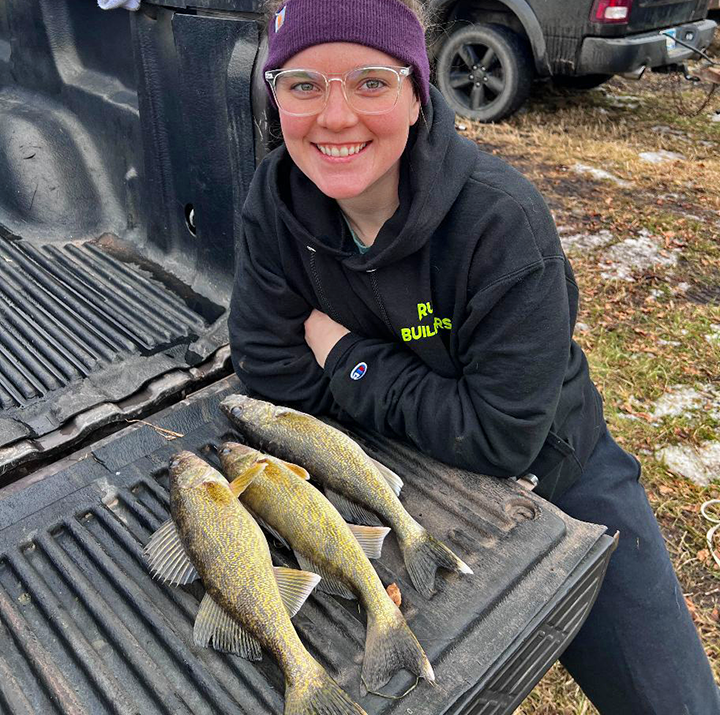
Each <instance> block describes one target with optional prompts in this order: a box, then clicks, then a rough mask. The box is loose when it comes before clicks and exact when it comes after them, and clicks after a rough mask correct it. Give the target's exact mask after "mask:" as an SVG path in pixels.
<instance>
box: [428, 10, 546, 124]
mask: <svg viewBox="0 0 720 715" xmlns="http://www.w3.org/2000/svg"><path fill="white" fill-rule="evenodd" d="M435 76H436V79H437V83H438V87H439V88H440V91H441V92H442V93H443V95H444V97H445V99H446V100H447V102H448V104H449V105H450V106H451V107H452V109H453V110H454V111H455V112H456V113H457V114H460V115H461V116H463V117H467V118H468V119H475V120H477V121H480V122H497V121H498V120H500V119H504V118H505V117H508V116H510V115H511V114H512V113H513V112H515V111H517V110H518V109H519V108H520V105H522V103H523V102H524V101H525V100H526V99H527V97H528V94H529V93H530V87H531V85H532V81H533V79H534V76H535V66H534V63H533V59H532V54H531V50H530V47H529V45H528V43H527V41H526V40H525V39H524V38H523V37H521V36H520V35H518V34H517V33H516V32H513V31H512V30H510V29H508V28H507V27H503V26H502V25H485V24H476V25H470V26H468V27H464V28H463V29H461V30H458V31H457V32H454V33H453V34H452V35H450V37H449V38H448V39H447V41H446V42H445V44H444V45H443V47H442V49H441V50H440V54H439V55H438V59H437V65H436V70H435Z"/></svg>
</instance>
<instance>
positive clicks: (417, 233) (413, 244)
mask: <svg viewBox="0 0 720 715" xmlns="http://www.w3.org/2000/svg"><path fill="white" fill-rule="evenodd" d="M423 113H424V118H423V115H422V114H421V116H420V119H419V120H418V122H417V123H416V124H415V125H414V126H413V127H412V128H411V130H410V136H409V138H408V144H407V146H406V148H405V151H404V153H403V155H402V158H401V167H400V186H399V198H400V205H399V207H398V209H397V211H396V212H395V214H393V216H392V217H391V218H390V219H388V220H387V221H386V222H385V224H384V225H383V227H382V228H381V230H380V233H379V234H378V236H377V238H376V239H375V242H374V243H373V245H372V246H371V248H370V250H369V251H368V252H367V253H365V254H364V255H361V254H360V253H358V251H357V249H356V247H355V245H354V243H353V240H352V237H351V236H350V232H349V231H348V228H347V226H346V224H345V220H344V219H343V217H342V213H341V211H340V207H339V206H338V204H337V202H336V201H335V199H331V198H329V197H328V196H326V195H325V194H323V193H322V192H321V191H320V190H319V189H318V188H317V187H316V186H315V184H313V182H312V181H310V179H308V178H307V177H306V176H305V175H304V174H303V173H302V172H301V171H300V169H298V167H297V166H296V165H295V164H294V162H293V161H292V159H291V158H290V155H289V153H288V151H287V149H286V148H285V146H284V145H283V146H281V147H278V149H276V150H275V152H273V154H274V156H272V159H271V162H272V163H271V167H269V171H268V173H267V180H268V182H269V186H268V187H267V188H268V190H269V191H270V194H271V195H272V197H273V199H274V203H275V207H276V210H277V211H278V213H279V217H280V219H281V220H282V222H283V223H284V224H285V225H286V226H287V228H288V230H289V232H290V233H291V234H292V235H293V236H294V237H295V238H296V240H298V241H299V242H300V243H301V244H303V245H304V246H307V247H308V248H311V249H314V250H316V251H319V252H322V253H325V254H330V255H332V256H334V257H335V258H336V259H338V260H341V261H342V263H343V265H344V266H345V267H346V268H348V269H350V270H356V271H369V270H374V269H376V268H381V267H384V266H388V265H390V264H392V263H395V262H396V261H399V260H401V259H403V258H405V257H406V256H409V255H411V254H413V253H415V252H416V251H418V250H419V249H420V248H422V247H423V246H424V245H425V244H426V243H427V241H428V240H429V239H430V237H431V236H432V235H433V233H434V232H435V230H436V229H437V227H438V225H439V224H440V223H441V222H442V220H443V218H444V217H445V215H446V214H447V212H448V210H449V209H450V207H451V206H452V204H453V203H454V202H455V200H456V199H457V197H458V194H459V193H460V191H461V190H462V188H463V186H464V185H465V183H466V181H467V179H468V177H469V176H470V174H471V173H472V171H473V169H474V168H475V164H476V161H477V158H478V148H477V146H476V145H475V144H474V143H473V142H472V141H470V140H468V139H464V138H463V137H461V136H459V135H458V133H457V132H456V131H455V115H454V114H453V113H452V111H451V110H450V108H449V107H448V106H447V104H446V103H445V101H444V99H443V98H442V96H441V95H440V92H439V91H438V90H437V89H436V88H435V87H431V89H430V102H429V103H428V104H427V105H426V106H425V107H423Z"/></svg>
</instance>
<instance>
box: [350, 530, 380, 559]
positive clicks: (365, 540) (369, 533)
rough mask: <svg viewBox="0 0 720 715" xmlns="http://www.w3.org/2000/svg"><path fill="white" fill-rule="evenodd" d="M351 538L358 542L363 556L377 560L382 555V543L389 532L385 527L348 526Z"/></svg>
mask: <svg viewBox="0 0 720 715" xmlns="http://www.w3.org/2000/svg"><path fill="white" fill-rule="evenodd" d="M348 526H349V527H350V531H352V533H353V536H354V537H355V538H356V539H357V540H358V543H359V544H360V546H361V548H362V550H363V551H364V552H365V556H367V557H368V558H369V559H379V558H380V556H381V555H382V547H383V542H384V541H385V537H386V536H387V535H388V533H389V532H390V528H389V527H387V526H358V525H357V524H348Z"/></svg>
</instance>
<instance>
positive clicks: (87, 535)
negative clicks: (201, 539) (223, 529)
mask: <svg viewBox="0 0 720 715" xmlns="http://www.w3.org/2000/svg"><path fill="white" fill-rule="evenodd" d="M241 390H242V386H241V384H240V383H239V381H238V380H237V378H235V377H228V378H224V379H222V380H219V381H217V382H215V383H213V384H212V385H210V386H208V387H205V388H203V389H201V390H199V391H198V392H196V393H194V394H192V395H191V396H189V397H188V398H186V399H184V400H182V401H180V402H178V403H177V404H174V405H172V406H171V407H169V408H167V409H165V410H164V411H162V412H159V413H158V414H156V415H155V416H152V417H149V418H148V419H147V420H145V421H143V422H138V423H134V424H130V425H128V426H127V427H126V428H124V429H123V430H122V431H120V432H118V433H116V434H114V435H112V436H110V437H107V438H106V439H104V440H101V441H99V442H97V443H95V444H93V445H92V446H91V447H88V448H87V449H84V450H81V451H79V452H77V453H76V454H73V455H71V456H69V457H66V458H65V459H63V460H61V461H59V462H57V463H54V464H52V465H51V466H48V467H45V468H44V469H41V470H39V471H36V472H34V473H33V474H31V475H29V476H27V477H25V478H23V479H21V480H19V481H17V482H15V483H13V484H11V485H9V486H6V487H5V488H3V489H1V490H0V640H1V641H2V642H3V644H4V646H3V648H2V650H1V651H0V713H3V714H5V713H7V714H10V713H12V715H31V714H32V715H36V714H38V713H43V715H45V714H47V715H50V714H51V713H63V714H72V715H75V714H77V715H80V714H81V713H82V714H83V715H87V714H93V715H94V714H96V713H97V714H98V715H99V714H104V713H119V714H122V715H130V714H131V713H132V714H138V715H140V714H141V715H155V714H156V713H167V714H168V715H169V714H172V715H178V714H179V713H194V714H196V715H201V714H205V713H207V714H208V715H209V714H210V713H218V712H222V713H227V714H231V713H248V715H264V714H270V713H280V712H282V707H283V679H282V675H281V672H280V670H279V669H278V667H277V666H276V665H275V663H274V662H273V661H272V660H271V659H270V658H269V657H268V656H267V655H266V656H265V657H264V659H263V661H262V662H261V663H250V662H247V661H244V660H242V659H240V658H237V657H235V656H232V655H223V654H220V653H217V652H215V651H213V650H209V649H201V648H197V647H196V646H195V645H193V643H192V626H193V621H194V618H195V614H196V612H197V609H198V604H199V600H200V598H201V597H202V593H203V589H202V586H201V584H200V582H195V583H194V584H191V585H190V586H188V587H183V588H174V587H169V586H165V585H162V584H160V583H159V582H156V581H154V580H153V579H152V578H151V577H150V574H149V572H148V570H147V568H146V566H145V563H144V561H143V558H142V547H143V546H144V544H145V543H146V542H147V541H148V539H149V537H150V535H151V534H152V533H153V531H154V530H155V529H156V528H157V527H158V526H160V524H161V523H162V522H163V521H164V520H165V519H167V518H168V494H167V486H168V475H167V463H168V460H169V458H170V457H171V455H172V454H174V453H175V452H177V451H180V450H182V449H190V450H193V451H195V452H196V453H198V454H200V455H201V456H203V457H204V458H206V459H207V460H208V461H210V462H214V463H216V464H217V459H216V457H215V453H214V448H215V446H216V445H218V444H219V442H220V441H221V440H224V439H227V438H236V437H237V435H236V434H235V432H234V430H233V427H232V425H231V424H230V423H229V422H228V421H227V420H226V418H225V417H224V415H223V414H222V413H221V412H220V410H219V407H218V405H219V402H220V400H221V399H222V398H223V397H224V396H225V395H227V394H229V393H231V392H234V391H241ZM175 435H180V436H175ZM354 436H355V438H356V439H358V441H359V442H360V443H361V444H362V445H363V446H364V447H365V448H366V449H367V450H368V452H369V453H370V454H372V455H373V456H375V457H376V458H378V459H380V460H381V461H383V462H385V463H386V464H387V465H388V466H390V467H391V468H392V469H394V470H395V471H396V472H397V473H398V474H400V476H401V477H402V478H403V480H404V482H405V487H404V488H403V491H402V494H401V499H402V501H403V502H404V504H405V505H406V507H407V509H408V510H409V511H410V512H411V513H412V514H413V515H414V516H416V518H418V520H419V521H420V522H421V523H422V524H423V525H425V526H426V527H427V528H428V529H429V530H430V531H431V532H433V533H435V534H436V535H437V536H438V537H440V538H441V539H443V540H446V541H447V543H448V544H449V545H450V546H451V548H453V549H454V550H456V551H457V553H458V554H459V555H460V556H461V557H462V558H463V559H465V560H466V561H467V562H468V564H469V565H470V566H471V568H472V569H473V570H474V572H475V575H474V576H468V577H457V576H455V575H452V576H448V575H444V576H442V577H440V578H439V583H440V585H441V587H442V589H441V590H440V591H439V592H438V593H437V594H436V595H435V596H434V597H433V598H432V599H431V600H429V601H428V600H425V599H423V598H422V597H421V596H420V595H419V594H417V593H416V592H415V590H414V589H413V587H412V586H411V585H410V583H409V579H408V577H407V573H406V571H405V568H404V566H403V564H402V559H401V557H400V554H399V551H398V549H397V545H396V542H395V540H394V538H393V537H392V535H390V536H389V537H388V539H387V540H386V545H385V548H384V550H383V557H382V558H381V559H380V560H379V561H376V562H375V565H376V568H377V570H378V573H379V575H380V578H381V580H382V581H383V583H384V584H385V585H386V586H387V585H388V584H390V583H392V582H395V583H397V585H398V586H399V588H400V591H401V593H402V597H403V603H402V610H403V613H404V614H405V616H406V618H407V620H408V622H409V623H410V626H411V628H412V629H413V630H414V632H415V633H416V635H417V636H418V639H419V640H420V642H421V644H422V645H423V647H424V648H425V650H426V652H427V653H428V656H429V658H430V660H431V662H432V663H433V666H434V668H435V673H436V676H437V687H435V688H432V687H430V686H428V685H427V684H426V683H425V682H420V684H419V685H418V686H417V688H415V689H414V690H412V692H410V693H409V695H407V696H406V697H405V698H404V699H402V700H386V699H382V698H380V697H377V696H375V695H365V696H362V695H361V693H360V677H359V676H360V663H361V659H362V652H363V646H364V638H365V627H364V615H363V614H362V613H359V612H358V607H357V605H356V603H355V602H351V601H346V600H343V599H339V598H335V597H331V596H327V595H325V594H319V593H314V594H313V595H312V596H311V597H310V598H309V599H308V601H307V603H306V604H305V605H304V606H303V608H302V609H301V611H300V613H299V614H298V615H297V616H296V618H295V620H294V622H295V625H296V628H297V630H298V632H299V634H300V637H301V638H302V640H303V642H304V643H305V644H306V645H307V647H308V648H309V650H310V651H311V653H313V655H315V656H316V657H317V658H318V659H319V660H320V662H321V663H322V664H323V665H324V666H325V667H326V668H327V670H328V671H329V672H330V673H331V674H332V675H333V677H335V678H336V679H337V680H338V681H339V682H340V684H341V685H342V686H343V687H344V688H346V689H347V690H348V692H349V693H351V694H352V695H353V696H354V697H355V698H356V699H357V700H358V702H360V704H361V705H362V706H363V707H364V708H365V709H366V711H367V712H368V713H369V715H380V714H381V713H382V714H383V715H384V714H390V713H403V714H407V715H410V714H412V715H421V714H422V715H444V714H445V713H448V714H449V713H453V714H454V715H460V714H462V715H471V714H472V715H479V714H481V713H482V714H483V715H490V714H493V715H501V714H507V713H511V712H512V711H513V710H514V708H515V707H516V706H517V705H518V704H519V703H520V702H521V701H522V699H523V698H524V697H525V696H526V695H527V693H528V692H529V691H530V689H531V688H532V687H533V685H534V684H535V683H536V682H537V680H538V679H539V678H540V677H541V675H542V674H543V673H544V672H545V671H546V670H547V668H549V667H550V665H551V664H552V663H553V662H554V660H555V659H556V658H557V656H558V654H559V653H560V652H561V651H562V650H563V648H564V647H565V646H566V645H567V643H568V642H569V640H570V639H571V638H572V637H573V636H574V634H575V633H576V632H577V630H578V628H579V627H580V625H581V624H582V622H583V621H584V619H585V617H586V615H587V613H588V611H589V609H590V607H591V606H592V604H593V602H594V600H595V597H596V595H597V590H598V588H599V585H600V583H601V582H602V578H603V576H604V572H605V567H606V565H607V561H608V559H609V557H610V554H611V552H612V550H613V547H614V541H613V539H611V538H610V537H609V536H607V535H605V534H604V532H605V529H604V527H602V526H597V525H593V524H586V523H583V522H578V521H575V520H573V519H571V518H570V517H568V516H566V515H565V514H563V513H562V512H560V511H559V510H558V509H556V508H555V507H553V506H552V505H551V504H549V503H547V502H545V501H544V500H542V499H540V498H538V497H536V496H534V495H533V494H532V493H529V492H526V491H525V490H523V489H522V488H521V487H519V486H518V485H517V484H515V483H513V482H509V481H503V480H498V479H494V478H490V477H483V476H479V475H476V474H470V473H467V472H463V471H460V470H457V469H451V468H449V467H447V466H444V465H442V464H440V463H438V462H435V461H432V460H430V459H428V458H425V457H422V456H421V455H419V454H418V453H417V452H415V451H414V450H412V449H411V448H409V447H407V446H405V445H403V444H400V443H397V442H394V441H390V440H387V439H384V438H381V437H379V436H378V435H376V434H372V433H369V432H364V431H361V432H358V433H355V434H354ZM270 543H271V550H272V552H273V557H274V560H275V562H276V563H277V564H288V565H294V563H293V560H292V556H291V555H290V553H289V552H287V551H285V550H284V549H282V548H279V547H278V546H277V545H276V544H273V543H272V540H270ZM413 682H414V679H413V678H412V677H410V675H409V674H408V673H406V672H403V673H400V674H398V675H397V676H396V677H395V678H394V679H393V680H392V681H391V682H390V684H389V685H388V687H387V688H386V692H388V693H394V694H400V693H403V692H404V691H405V690H407V689H408V688H409V687H410V686H411V685H412V684H413Z"/></svg>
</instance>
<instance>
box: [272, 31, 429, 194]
mask: <svg viewBox="0 0 720 715" xmlns="http://www.w3.org/2000/svg"><path fill="white" fill-rule="evenodd" d="M402 64H403V63H402V62H400V61H398V60H397V59H396V58H394V57H391V56H390V55H386V54H385V53H384V52H380V51H379V50H375V49H372V48H370V47H365V46H364V45H356V44H354V43H350V42H329V43H326V44H323V45H315V46H314V47H309V48H307V49H306V50H303V51H302V52H299V53H298V54H297V55H295V56H294V57H293V58H292V59H290V60H288V62H286V63H285V65H284V66H283V69H300V68H302V69H313V70H316V71H320V72H324V73H325V74H326V75H342V74H343V73H345V72H347V71H348V70H351V69H354V68H356V67H362V66H367V65H384V66H388V65H389V66H393V67H398V66H401V65H402ZM419 112H420V102H419V101H418V100H417V99H416V97H415V94H414V92H413V88H412V82H411V81H410V80H409V79H406V80H405V81H403V84H402V89H401V92H400V97H399V98H398V101H397V104H396V105H395V107H394V108H393V109H392V111H390V112H388V113H387V114H375V115H368V114H358V113H356V112H355V111H354V110H353V109H352V108H351V107H350V106H349V105H348V103H347V102H346V101H345V97H344V96H343V92H342V87H341V86H340V82H331V83H330V95H329V97H328V102H327V105H326V107H325V109H324V110H323V111H322V112H321V113H320V114H317V115H315V116H312V117H293V116H289V115H287V114H283V112H280V124H281V126H282V131H283V137H284V139H285V146H286V147H287V149H288V151H289V152H290V156H291V157H292V159H293V161H294V162H295V164H297V166H298V168H299V169H300V170H301V171H302V172H303V173H304V174H305V175H306V176H307V177H308V178H309V179H310V180H311V181H312V182H313V183H314V184H315V185H316V186H317V187H318V188H319V189H320V191H322V192H323V193H324V194H326V195H327V196H329V197H330V198H333V199H352V198H355V197H358V196H364V197H367V198H376V197H377V199H378V200H380V201H382V199H383V193H385V192H393V195H396V194H397V181H398V176H399V172H398V166H399V161H400V156H401V155H402V153H403V150H404V149H405V145H406V144H407V139H408V133H409V131H410V127H411V126H412V125H413V124H415V122H416V121H417V119H418V114H419ZM358 144H365V147H364V148H363V149H362V150H361V151H360V152H358V153H357V154H351V155H348V156H339V157H334V156H327V155H326V154H324V153H323V152H322V151H321V150H320V149H319V148H318V147H320V146H322V147H323V148H324V149H326V150H327V149H332V148H337V149H338V150H340V149H341V148H342V147H348V148H349V147H356V146H357V145H358ZM388 195H389V194H388Z"/></svg>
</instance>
